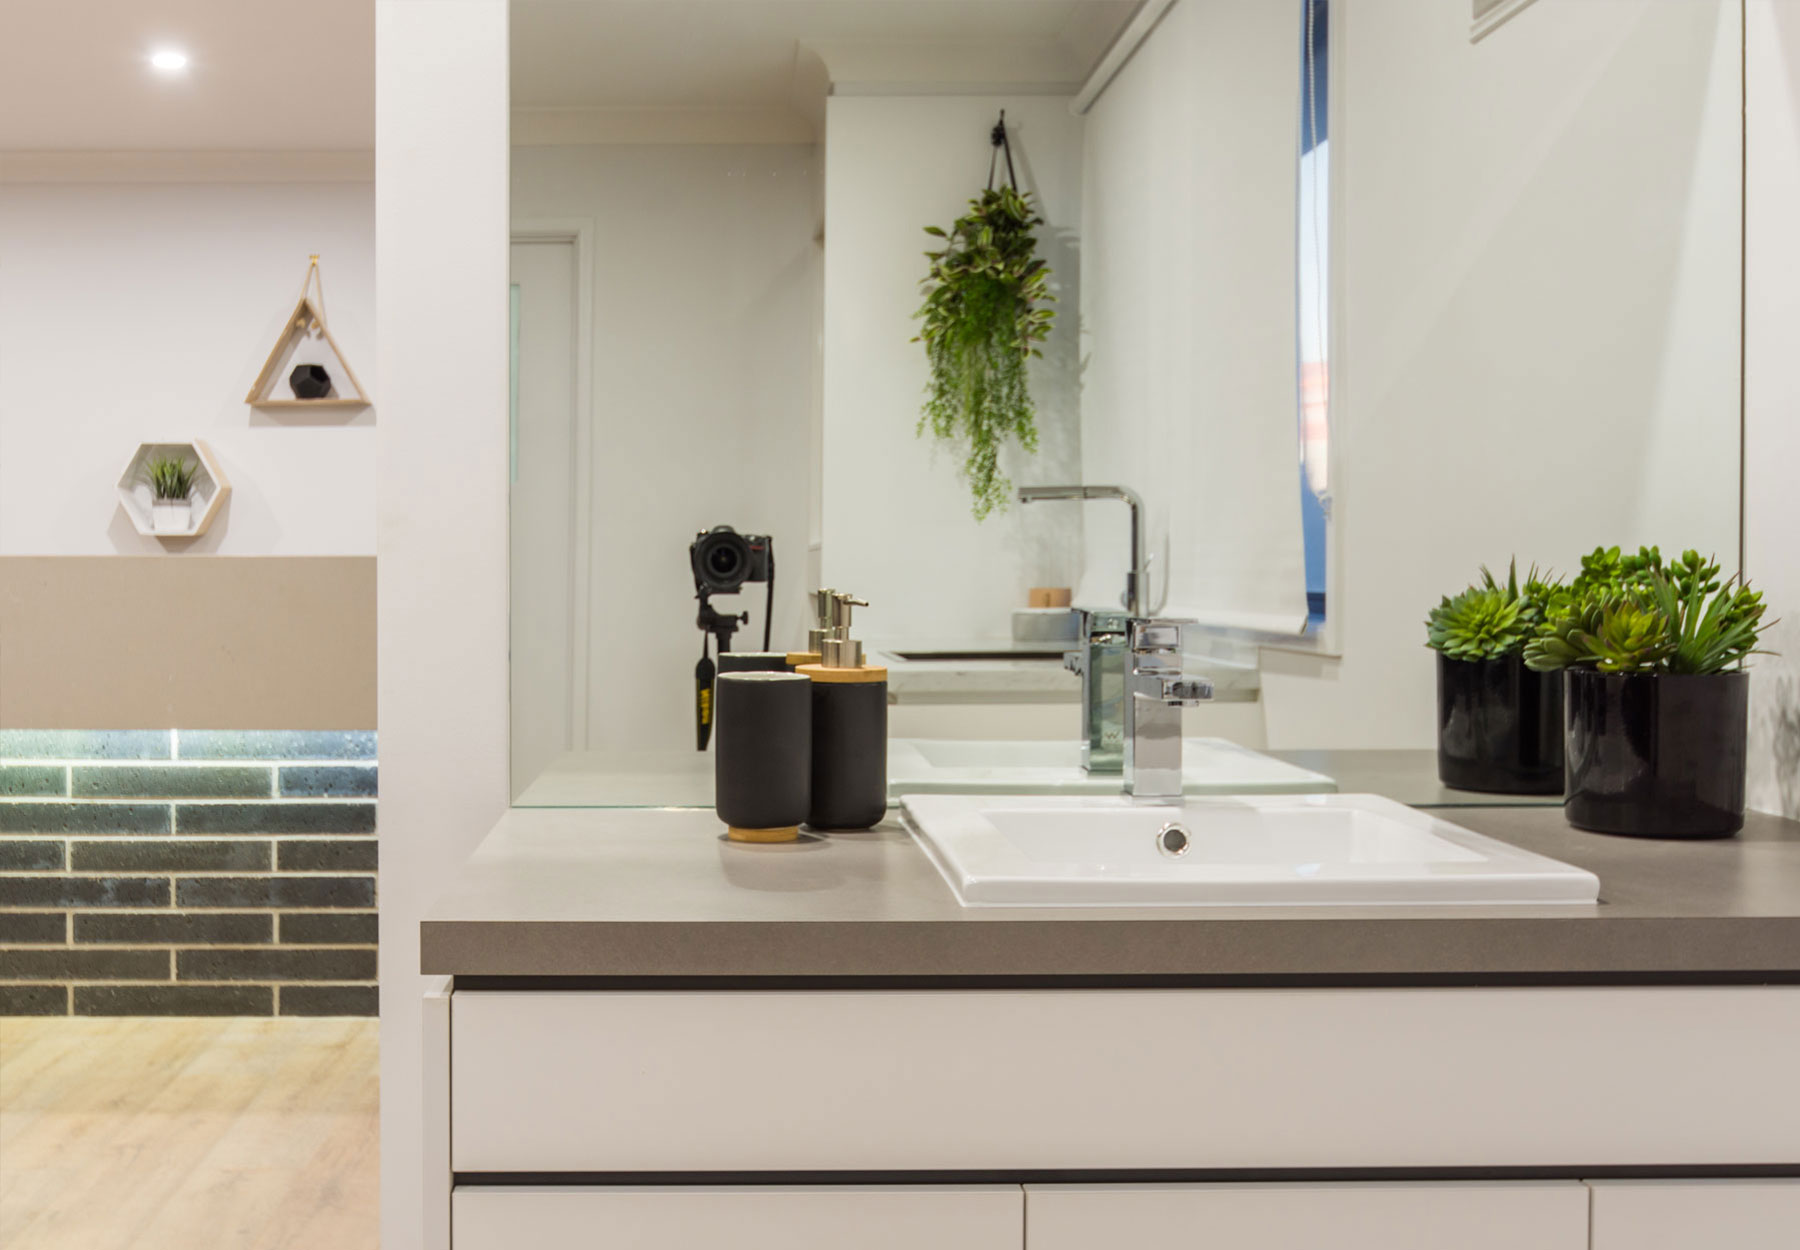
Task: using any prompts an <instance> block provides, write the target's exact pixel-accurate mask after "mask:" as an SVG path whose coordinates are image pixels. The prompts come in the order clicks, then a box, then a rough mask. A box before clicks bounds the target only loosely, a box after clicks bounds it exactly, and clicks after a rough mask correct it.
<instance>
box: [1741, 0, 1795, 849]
mask: <svg viewBox="0 0 1800 1250" xmlns="http://www.w3.org/2000/svg"><path fill="white" fill-rule="evenodd" d="M1745 21H1746V24H1747V33H1748V36H1749V38H1748V41H1747V45H1746V55H1747V57H1748V60H1747V64H1746V66H1745V74H1746V81H1745V86H1746V89H1747V93H1748V101H1747V103H1748V114H1749V120H1748V123H1747V125H1748V133H1747V135H1746V138H1747V141H1748V144H1749V151H1748V164H1747V167H1746V171H1745V173H1746V182H1745V211H1746V213H1747V217H1748V220H1747V222H1746V231H1747V233H1746V239H1745V245H1746V249H1747V260H1748V264H1747V265H1746V266H1745V270H1746V274H1747V278H1746V285H1745V291H1744V295H1745V305H1746V306H1745V324H1744V352H1745V362H1744V383H1745V395H1744V400H1745V410H1744V424H1745V429H1744V437H1745V447H1746V452H1747V455H1746V456H1745V466H1744V467H1745V474H1744V488H1745V489H1744V528H1745V533H1744V569H1745V572H1746V573H1747V574H1748V576H1749V577H1750V578H1751V580H1752V581H1753V582H1754V583H1755V584H1756V585H1757V586H1759V587H1761V589H1762V592H1763V596H1764V598H1765V600H1766V601H1767V603H1768V605H1769V616H1771V617H1779V618H1781V623H1780V624H1779V625H1777V626H1775V628H1774V629H1772V630H1770V632H1769V634H1768V635H1767V637H1766V639H1765V642H1764V645H1765V646H1766V647H1768V648H1769V649H1770V650H1771V651H1776V652H1779V653H1780V654H1779V655H1775V656H1759V657H1757V658H1756V659H1755V660H1754V661H1752V663H1753V666H1754V669H1753V671H1754V672H1755V677H1754V678H1753V679H1752V682H1751V713H1750V793H1749V801H1750V805H1751V806H1752V807H1755V808H1759V809H1761V810H1763V811H1769V812H1779V813H1781V814H1782V815H1784V816H1791V817H1800V492H1796V490H1795V481H1796V475H1797V474H1800V416H1797V415H1796V414H1800V376H1797V375H1796V373H1795V371H1794V366H1793V358H1794V343H1795V340H1796V338H1800V286H1796V284H1795V281H1794V277H1795V274H1796V273H1800V239H1796V238H1795V235H1794V222H1795V221H1796V220H1800V9H1795V8H1794V7H1793V6H1792V5H1787V4H1775V3H1771V2H1770V0H1750V4H1749V5H1748V7H1747V8H1746V11H1745Z"/></svg>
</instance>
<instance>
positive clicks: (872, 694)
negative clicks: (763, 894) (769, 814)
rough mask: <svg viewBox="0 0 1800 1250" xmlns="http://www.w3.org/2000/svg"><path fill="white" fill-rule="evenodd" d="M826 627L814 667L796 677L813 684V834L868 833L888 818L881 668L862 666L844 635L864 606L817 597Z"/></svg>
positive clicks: (829, 594) (834, 594)
mask: <svg viewBox="0 0 1800 1250" xmlns="http://www.w3.org/2000/svg"><path fill="white" fill-rule="evenodd" d="M819 594H820V596H821V600H820V604H821V608H822V612H821V615H822V617H823V619H824V621H825V624H824V628H823V638H822V641H821V643H820V662H819V663H817V664H804V665H801V666H800V667H799V669H798V670H796V671H798V672H800V673H802V674H804V675H805V676H806V677H808V678H810V679H811V680H812V805H811V808H810V810H809V812H808V814H807V817H806V823H807V824H808V825H809V826H811V827H812V828H814V829H824V830H839V831H849V830H859V829H872V828H874V827H875V826H876V825H878V824H880V823H881V820H882V818H883V817H884V816H886V815H887V669H886V668H883V667H882V666H880V665H877V664H865V663H863V653H862V643H860V642H858V641H857V640H856V639H854V638H852V637H851V636H850V615H851V611H852V609H854V608H866V607H868V606H869V605H868V604H866V603H864V602H863V601H862V600H860V599H857V598H855V597H853V596H851V595H848V594H845V593H843V592H841V591H821V592H819Z"/></svg>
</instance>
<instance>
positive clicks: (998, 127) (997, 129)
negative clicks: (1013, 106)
mask: <svg viewBox="0 0 1800 1250" xmlns="http://www.w3.org/2000/svg"><path fill="white" fill-rule="evenodd" d="M988 141H989V142H990V143H992V144H993V145H994V150H993V152H992V154H990V155H989V157H988V183H987V189H988V190H990V191H992V190H993V189H994V173H995V171H996V170H997V169H998V167H999V164H1000V153H1001V152H1003V151H1004V152H1005V153H1006V185H1007V186H1009V187H1011V188H1012V189H1013V190H1015V191H1017V190H1018V189H1019V176H1018V175H1017V174H1015V173H1014V172H1013V160H1012V141H1011V140H1010V139H1008V138H1007V137H1006V110H1005V109H1001V110H1000V120H999V121H997V122H995V123H994V128H993V130H991V131H989V132H988Z"/></svg>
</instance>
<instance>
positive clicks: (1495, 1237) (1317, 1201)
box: [1025, 1181, 1588, 1250]
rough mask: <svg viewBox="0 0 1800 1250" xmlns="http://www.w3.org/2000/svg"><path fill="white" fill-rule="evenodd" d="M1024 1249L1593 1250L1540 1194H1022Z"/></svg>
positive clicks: (1549, 1197) (1575, 1184) (1145, 1189)
mask: <svg viewBox="0 0 1800 1250" xmlns="http://www.w3.org/2000/svg"><path fill="white" fill-rule="evenodd" d="M1025 1213H1026V1228H1027V1230H1028V1232H1027V1236H1026V1240H1025V1246H1026V1250H1197V1248H1199V1247H1209V1248H1210V1247H1219V1250H1324V1248H1326V1247H1329V1250H1587V1244H1588V1241H1587V1237H1588V1219H1587V1217H1588V1206H1587V1189H1586V1187H1585V1186H1583V1185H1582V1184H1581V1183H1580V1182H1579V1181H1566V1182H1560V1183H1545V1184H1535V1183H1533V1184H1491V1185H1480V1184H1423V1183H1421V1184H1330V1185H1298V1184H1296V1185H1282V1184H1269V1185H1027V1186H1026V1187H1025Z"/></svg>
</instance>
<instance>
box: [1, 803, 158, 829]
mask: <svg viewBox="0 0 1800 1250" xmlns="http://www.w3.org/2000/svg"><path fill="white" fill-rule="evenodd" d="M167 832H169V805H168V804H167V803H0V833H61V834H70V833H145V834H159V833H167Z"/></svg>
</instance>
